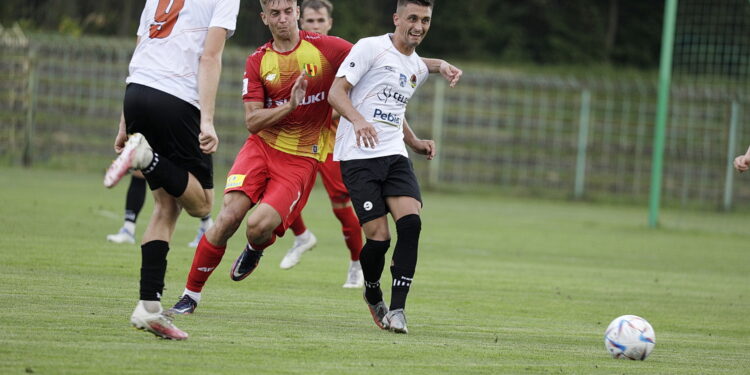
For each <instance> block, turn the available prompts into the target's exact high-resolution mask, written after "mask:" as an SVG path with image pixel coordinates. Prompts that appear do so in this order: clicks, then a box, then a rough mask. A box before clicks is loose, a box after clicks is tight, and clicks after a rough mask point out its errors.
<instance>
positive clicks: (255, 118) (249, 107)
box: [245, 74, 307, 134]
mask: <svg viewBox="0 0 750 375" xmlns="http://www.w3.org/2000/svg"><path fill="white" fill-rule="evenodd" d="M306 91H307V80H305V75H304V74H300V75H299V77H297V80H296V81H295V82H294V86H292V94H291V97H290V98H289V101H288V102H286V103H284V104H282V105H280V106H277V107H273V108H264V106H263V103H262V102H252V101H250V102H245V127H246V128H247V131H249V132H250V133H252V134H256V133H258V132H259V131H261V130H263V129H266V128H269V127H271V126H273V125H275V124H276V123H278V122H279V121H281V119H283V118H284V117H286V116H288V115H289V114H290V113H292V111H294V110H295V109H296V108H297V106H298V105H299V103H302V101H303V100H304V99H305V92H306Z"/></svg>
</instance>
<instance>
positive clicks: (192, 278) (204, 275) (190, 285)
mask: <svg viewBox="0 0 750 375" xmlns="http://www.w3.org/2000/svg"><path fill="white" fill-rule="evenodd" d="M226 249H227V247H226V246H221V247H219V246H214V245H212V244H211V243H210V242H208V240H207V239H206V236H203V237H202V238H201V240H200V242H199V243H198V247H197V248H196V249H195V255H194V256H193V265H192V266H190V273H189V274H188V280H187V284H186V285H185V288H187V289H188V290H190V291H192V292H197V293H200V292H201V290H202V289H203V285H204V284H205V283H206V280H208V278H209V277H210V276H211V273H213V272H214V269H216V266H218V265H219V263H221V258H222V257H223V256H224V251H225V250H226Z"/></svg>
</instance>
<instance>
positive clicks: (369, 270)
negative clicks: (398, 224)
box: [360, 215, 391, 329]
mask: <svg viewBox="0 0 750 375" xmlns="http://www.w3.org/2000/svg"><path fill="white" fill-rule="evenodd" d="M362 229H364V231H365V238H366V240H365V244H364V246H363V247H362V251H361V252H360V264H361V265H362V273H363V276H364V286H365V290H364V293H363V295H364V299H365V302H366V303H367V307H368V308H369V309H370V314H371V315H372V318H373V321H374V322H375V324H376V325H377V326H378V327H380V328H382V329H387V328H388V326H387V325H385V324H384V322H383V318H385V315H386V314H387V313H388V307H387V306H386V304H385V301H383V291H382V289H381V288H380V278H381V276H382V275H383V268H384V267H385V253H386V252H388V248H389V247H390V246H391V239H390V238H391V236H390V233H389V230H388V218H387V216H385V215H383V216H381V217H378V218H375V219H372V220H370V221H368V222H366V223H365V224H364V225H363V226H362Z"/></svg>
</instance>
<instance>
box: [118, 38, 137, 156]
mask: <svg viewBox="0 0 750 375" xmlns="http://www.w3.org/2000/svg"><path fill="white" fill-rule="evenodd" d="M139 44H141V37H140V36H138V37H136V38H135V46H136V47H138V45H139ZM127 140H128V134H127V129H126V124H125V112H124V111H123V112H120V124H119V126H118V129H117V135H116V136H115V152H116V153H118V154H119V153H120V152H122V148H123V147H125V141H127Z"/></svg>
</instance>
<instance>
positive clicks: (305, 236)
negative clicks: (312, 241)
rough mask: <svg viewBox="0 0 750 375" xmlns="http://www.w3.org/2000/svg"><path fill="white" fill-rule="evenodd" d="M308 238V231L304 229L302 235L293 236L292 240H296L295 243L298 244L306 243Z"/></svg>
mask: <svg viewBox="0 0 750 375" xmlns="http://www.w3.org/2000/svg"><path fill="white" fill-rule="evenodd" d="M309 238H310V230H309V229H305V231H304V232H302V233H300V235H299V236H295V237H294V239H295V240H297V241H299V242H304V241H307V240H308V239H309Z"/></svg>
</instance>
